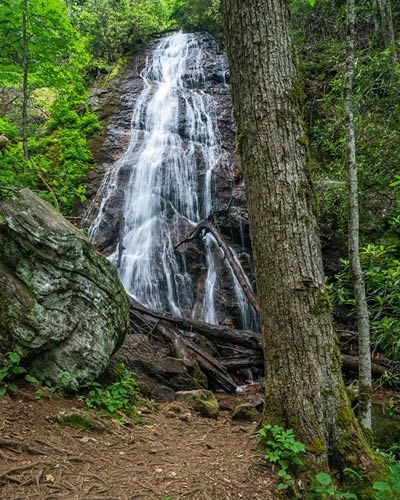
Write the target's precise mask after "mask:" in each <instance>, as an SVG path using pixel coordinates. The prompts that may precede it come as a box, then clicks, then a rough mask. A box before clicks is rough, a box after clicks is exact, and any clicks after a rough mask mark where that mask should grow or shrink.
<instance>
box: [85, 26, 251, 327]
mask: <svg viewBox="0 0 400 500" xmlns="http://www.w3.org/2000/svg"><path fill="white" fill-rule="evenodd" d="M196 40H197V42H198V43H199V44H200V45H201V48H202V60H201V67H202V69H204V72H203V74H202V75H201V76H200V77H199V74H198V72H196V62H195V61H189V62H188V64H187V65H186V69H185V72H184V74H183V77H182V80H183V82H184V85H185V87H186V88H188V89H194V91H195V95H196V94H199V93H203V94H206V95H207V96H209V97H210V99H211V100H212V115H213V118H214V119H215V123H216V130H217V135H218V138H219V143H220V146H221V147H220V155H219V158H218V160H217V163H216V164H215V165H214V167H213V169H212V183H211V185H212V206H213V211H220V210H221V209H224V208H226V207H228V205H229V206H230V209H229V211H227V212H226V213H221V214H220V215H218V217H217V220H216V223H217V226H218V228H219V230H220V232H221V233H222V234H223V236H224V238H225V239H226V241H227V243H228V244H229V245H230V246H231V247H232V248H233V249H234V250H235V251H236V254H237V256H238V258H239V260H240V261H241V264H242V266H243V268H244V270H245V272H246V273H247V275H248V276H249V277H250V279H251V280H252V281H254V280H253V273H252V261H251V249H250V238H249V228H248V227H249V226H248V213H247V202H246V196H245V190H244V183H243V176H242V172H241V165H240V159H239V155H238V153H237V152H236V146H235V131H234V125H233V120H232V103H231V97H230V90H229V85H228V84H229V68H228V64H227V59H226V56H225V54H224V52H223V51H222V49H221V47H220V46H219V45H218V44H217V42H216V41H215V40H214V39H213V37H211V36H210V35H209V34H207V33H197V34H196ZM159 42H160V40H159V39H155V40H152V41H151V42H149V43H148V44H147V45H146V47H145V49H144V50H143V51H142V52H141V53H140V54H138V55H136V56H135V57H134V59H133V60H132V61H131V62H129V64H128V65H127V66H126V68H125V69H124V70H123V71H122V72H121V74H120V75H119V76H118V77H117V78H116V79H115V80H114V81H113V82H112V83H111V84H110V86H109V87H108V88H107V89H104V88H101V89H94V90H93V92H92V98H91V104H92V106H93V107H94V109H95V111H96V113H97V115H98V116H99V119H100V121H101V122H102V124H103V127H104V128H103V131H102V132H101V133H100V134H98V135H97V136H95V138H94V140H93V141H92V148H91V149H92V151H93V156H94V163H95V165H96V168H95V169H94V170H93V171H92V172H91V174H90V178H89V179H88V182H89V190H88V200H87V203H86V205H85V207H82V213H85V215H86V218H85V220H84V226H86V227H89V226H90V224H91V223H92V222H93V220H95V218H96V215H97V213H98V210H99V206H100V204H101V197H100V198H99V197H96V194H97V193H98V191H99V187H100V185H101V183H102V181H103V179H104V177H105V175H110V172H111V171H112V169H113V168H114V167H115V165H116V162H118V160H120V159H121V158H123V156H124V154H125V152H126V149H127V146H128V144H129V139H130V136H131V117H132V109H133V107H134V104H135V103H136V102H137V100H138V98H139V96H140V94H141V92H142V90H143V85H144V81H143V79H142V78H141V76H140V73H141V71H142V70H143V69H144V67H145V65H146V60H148V58H151V56H152V54H153V52H154V50H155V48H156V47H157V46H158V44H159ZM150 78H151V75H150ZM195 95H194V96H192V97H191V96H190V93H188V94H187V95H186V96H185V99H191V98H195ZM185 99H184V98H183V97H182V99H181V102H180V103H179V106H178V107H179V109H178V121H179V124H178V130H179V135H180V137H181V139H182V143H183V145H184V147H186V145H187V144H188V143H189V137H190V130H189V124H188V122H187V116H186V112H185V106H186V104H185ZM143 119H144V117H143ZM139 125H140V124H139ZM143 126H144V125H143ZM139 137H140V136H139ZM139 140H140V138H139ZM194 147H195V148H196V147H197V146H196V145H195V146H194ZM199 148H200V146H199ZM168 167H169V165H168V164H165V165H163V169H165V170H167V169H168ZM131 168H134V165H130V164H127V165H123V166H122V168H120V169H119V173H118V179H116V181H115V182H116V184H117V187H116V189H115V190H114V192H113V195H112V199H111V200H110V202H109V203H108V205H107V210H105V211H104V215H103V218H102V222H101V226H100V230H99V231H98V232H97V234H96V237H95V239H94V243H95V245H96V246H97V248H98V249H99V250H100V251H102V252H103V253H105V255H110V254H112V253H113V252H114V251H115V249H116V248H117V245H118V241H119V239H120V236H121V227H122V226H123V224H124V220H123V216H122V212H123V207H124V201H125V195H126V193H125V189H126V186H127V183H128V181H129V178H130V175H131ZM196 168H197V179H198V186H199V192H198V198H199V204H200V211H202V207H203V205H204V199H203V193H202V192H201V191H202V190H203V186H204V179H205V175H206V166H205V165H204V163H203V161H202V157H201V153H200V151H199V153H198V155H197V160H196ZM168 216H169V215H168ZM171 221H172V223H171V239H172V243H173V245H174V246H175V245H177V244H178V243H180V242H181V241H182V240H183V239H185V238H186V237H187V236H188V235H189V234H190V232H191V230H192V229H193V228H192V226H191V225H190V224H188V223H187V222H186V221H185V219H184V218H182V219H181V220H179V221H178V222H177V221H176V220H175V219H174V218H173V217H171ZM215 252H216V253H218V250H217V249H215ZM176 254H177V256H178V257H177V258H178V261H180V260H179V259H181V261H182V262H184V263H185V264H184V265H182V267H184V268H185V269H187V271H188V274H189V275H190V279H191V283H192V285H191V292H190V294H189V293H187V290H186V291H185V292H184V294H183V295H182V294H181V295H182V296H181V295H180V290H179V289H177V291H176V295H177V302H178V303H179V305H180V308H181V311H182V314H183V315H188V316H192V314H194V315H195V316H197V317H199V318H200V317H201V314H202V311H201V307H202V303H203V298H204V293H205V292H204V289H205V280H206V274H207V262H206V257H205V254H206V252H205V244H204V241H201V240H200V241H193V242H191V243H190V244H188V245H184V246H182V247H180V248H179V249H177V250H176ZM216 260H218V278H217V280H216V286H215V303H216V304H217V308H218V310H217V316H218V321H219V322H223V323H226V324H232V325H234V326H237V327H242V326H244V325H243V324H242V323H243V318H239V313H238V298H237V296H236V295H235V293H234V291H233V288H234V283H233V278H232V274H231V273H230V272H229V270H227V268H226V264H225V262H224V257H223V255H217V256H216ZM159 265H160V262H155V263H154V266H153V268H154V273H157V272H161V271H160V270H159V268H158V267H159ZM193 304H195V306H193ZM247 326H249V325H247ZM252 326H255V327H256V325H252Z"/></svg>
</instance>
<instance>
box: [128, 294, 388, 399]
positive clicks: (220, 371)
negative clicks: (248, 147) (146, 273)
mask: <svg viewBox="0 0 400 500" xmlns="http://www.w3.org/2000/svg"><path fill="white" fill-rule="evenodd" d="M131 322H132V325H135V326H136V327H137V325H140V324H141V325H145V333H146V332H147V334H148V335H151V336H154V337H159V338H162V339H163V340H164V341H166V342H167V344H169V345H170V348H171V351H172V355H173V357H176V358H178V359H181V360H182V361H183V363H184V365H185V367H186V368H188V369H189V370H193V369H194V368H195V367H196V365H197V366H198V367H199V368H200V369H201V371H203V373H204V374H205V375H206V376H207V378H208V379H209V380H210V381H211V382H212V384H213V386H215V387H218V388H220V389H223V390H224V391H225V392H229V393H232V392H235V391H236V389H237V386H238V385H239V383H240V382H238V381H237V378H235V375H237V373H238V372H239V371H240V370H244V369H247V368H259V369H261V370H262V368H263V364H264V361H263V353H262V344H261V335H260V333H257V332H253V331H249V330H237V329H234V328H230V327H227V326H222V325H218V326H217V325H210V324H207V323H204V322H201V321H197V320H189V319H184V318H178V317H176V316H173V315H171V314H169V313H162V312H157V311H153V310H151V309H149V308H147V307H144V306H143V305H141V304H139V303H138V302H136V301H135V300H133V299H131ZM142 332H143V328H142ZM341 337H342V336H341ZM201 339H203V340H201ZM205 339H207V340H209V341H211V344H212V345H213V346H214V348H212V349H209V348H208V346H207V345H205V344H207V342H205ZM349 339H350V340H351V342H352V344H354V343H355V344H356V342H357V339H356V335H353V334H352V335H346V336H344V339H343V340H344V342H342V343H341V347H342V352H343V356H342V357H343V369H344V371H346V372H352V373H354V372H356V371H357V366H358V358H357V356H356V355H354V352H353V351H352V347H351V346H350V344H349ZM230 353H232V355H230ZM228 354H229V355H228ZM393 370H394V366H393V363H391V361H390V360H387V359H386V358H385V359H381V358H379V357H374V359H373V363H372V371H373V375H374V376H375V377H380V376H382V375H383V374H384V373H385V372H388V373H391V372H393Z"/></svg>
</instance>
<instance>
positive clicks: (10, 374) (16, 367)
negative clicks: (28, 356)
mask: <svg viewBox="0 0 400 500" xmlns="http://www.w3.org/2000/svg"><path fill="white" fill-rule="evenodd" d="M4 361H5V362H4V363H3V366H2V368H1V369H0V396H4V395H5V394H6V393H7V392H12V393H15V392H17V386H16V384H15V383H14V382H15V379H16V378H17V377H18V376H20V375H24V376H25V377H24V378H25V380H26V381H27V382H29V383H31V384H38V380H37V379H36V378H35V377H32V376H31V375H29V374H28V373H27V371H26V369H25V368H24V367H23V366H21V362H22V356H20V355H19V354H18V353H17V352H8V353H6V355H5V359H4Z"/></svg>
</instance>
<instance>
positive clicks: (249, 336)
mask: <svg viewBox="0 0 400 500" xmlns="http://www.w3.org/2000/svg"><path fill="white" fill-rule="evenodd" d="M132 310H133V311H136V312H139V313H141V314H144V315H145V316H150V317H152V318H156V319H159V320H162V321H166V322H167V323H170V324H173V325H174V326H175V327H176V328H179V329H181V330H185V331H188V332H196V333H198V334H199V335H203V336H204V337H206V338H208V339H210V340H214V341H218V342H228V343H232V344H235V345H241V346H244V347H249V348H250V349H254V350H257V351H258V350H259V349H261V348H262V347H261V335H260V334H259V333H257V332H252V331H250V330H236V329H234V328H230V327H229V326H223V325H211V324H209V323H203V322H202V321H196V320H193V319H184V318H178V317H176V316H172V314H169V313H161V312H157V311H153V310H152V309H148V308H147V307H144V306H142V305H141V304H139V303H138V302H137V301H135V300H134V299H132V298H131V311H132Z"/></svg>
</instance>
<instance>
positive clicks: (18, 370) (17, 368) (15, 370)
mask: <svg viewBox="0 0 400 500" xmlns="http://www.w3.org/2000/svg"><path fill="white" fill-rule="evenodd" d="M12 372H13V373H14V375H20V374H21V373H26V370H25V368H24V367H23V366H14V367H13V369H12Z"/></svg>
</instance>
